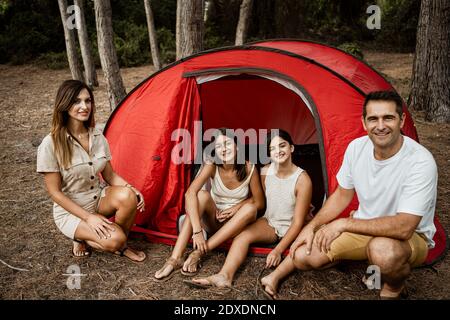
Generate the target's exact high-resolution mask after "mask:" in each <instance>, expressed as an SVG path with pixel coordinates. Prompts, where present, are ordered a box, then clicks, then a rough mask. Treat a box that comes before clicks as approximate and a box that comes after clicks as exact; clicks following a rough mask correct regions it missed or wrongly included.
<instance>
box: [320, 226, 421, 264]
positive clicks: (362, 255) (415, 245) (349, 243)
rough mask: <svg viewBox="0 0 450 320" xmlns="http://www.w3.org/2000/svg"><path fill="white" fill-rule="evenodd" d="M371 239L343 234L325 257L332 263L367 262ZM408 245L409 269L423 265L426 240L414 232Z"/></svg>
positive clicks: (360, 235) (355, 234)
mask: <svg viewBox="0 0 450 320" xmlns="http://www.w3.org/2000/svg"><path fill="white" fill-rule="evenodd" d="M372 238H374V237H372V236H365V235H362V234H357V233H350V232H343V233H342V234H341V235H340V236H339V237H338V238H336V239H335V240H334V241H333V242H332V243H331V248H330V251H328V253H327V256H328V258H329V259H330V260H331V261H332V262H334V261H338V260H367V259H368V257H367V252H366V248H367V245H368V244H369V242H370V240H372ZM408 243H409V246H410V247H411V256H410V257H409V260H408V262H409V264H410V265H411V267H417V266H419V265H421V264H422V263H424V262H425V259H426V258H427V254H428V244H427V241H426V238H425V236H423V235H421V234H419V233H417V232H414V234H413V236H412V237H411V239H409V240H408Z"/></svg>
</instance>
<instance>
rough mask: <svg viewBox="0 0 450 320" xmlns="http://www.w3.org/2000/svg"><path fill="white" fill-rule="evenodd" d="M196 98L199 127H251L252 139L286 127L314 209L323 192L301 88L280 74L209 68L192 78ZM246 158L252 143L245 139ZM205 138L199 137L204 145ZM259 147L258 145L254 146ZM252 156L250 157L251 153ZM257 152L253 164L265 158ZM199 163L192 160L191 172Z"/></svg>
mask: <svg viewBox="0 0 450 320" xmlns="http://www.w3.org/2000/svg"><path fill="white" fill-rule="evenodd" d="M196 80H197V83H198V90H199V94H200V101H201V108H200V109H201V112H200V113H201V120H202V128H203V132H205V131H206V130H207V129H210V128H220V127H227V128H230V129H242V130H243V131H244V132H246V133H249V135H251V132H252V131H253V132H256V134H257V136H258V142H257V143H258V145H261V144H262V143H264V140H263V139H261V137H262V136H263V135H261V137H260V136H259V132H260V131H259V130H261V129H266V130H268V129H273V128H281V129H284V130H286V131H287V132H289V133H290V134H291V136H292V139H293V140H294V143H295V151H294V155H293V160H294V163H295V164H296V165H298V166H300V167H302V168H303V169H305V170H306V171H307V172H308V174H309V175H310V177H311V179H312V183H313V188H314V189H313V199H312V203H313V205H314V207H315V208H316V210H315V211H316V212H317V210H318V209H320V207H321V206H322V202H323V199H324V196H325V186H324V179H323V178H324V177H323V169H322V161H321V155H320V148H319V139H318V131H317V129H316V125H315V120H314V116H313V113H312V108H311V106H310V105H309V104H308V101H307V100H306V99H305V98H304V96H303V95H302V94H301V92H300V91H299V90H298V89H297V90H296V88H294V87H293V86H292V85H291V84H290V83H289V82H287V81H286V80H285V79H280V78H276V77H274V76H273V75H270V76H267V75H255V74H248V73H242V74H232V75H230V74H229V73H228V74H210V75H207V76H198V77H197V78H196ZM240 142H241V143H242V144H245V146H246V153H245V154H246V158H247V159H249V157H248V156H249V154H250V153H249V151H250V149H251V148H253V150H254V147H255V146H252V145H251V143H250V141H249V139H245V141H240ZM208 143H209V141H203V147H205V146H206V145H207V144H208ZM258 147H259V146H258ZM250 160H253V161H252V162H255V161H254V160H255V158H254V157H253V158H251V159H250ZM262 160H264V159H260V158H259V157H258V158H257V161H256V162H257V166H258V168H260V167H261V166H263V165H265V164H267V161H262ZM198 168H199V166H198V165H197V166H194V172H193V173H194V174H193V175H192V177H195V173H196V171H197V170H198Z"/></svg>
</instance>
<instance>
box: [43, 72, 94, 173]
mask: <svg viewBox="0 0 450 320" xmlns="http://www.w3.org/2000/svg"><path fill="white" fill-rule="evenodd" d="M83 89H86V90H87V91H88V92H89V95H90V97H91V106H92V108H91V113H90V115H89V119H88V120H86V121H85V122H84V126H85V127H86V128H87V129H89V128H93V127H94V126H95V119H94V112H95V103H94V95H93V94H92V90H91V89H90V88H89V87H88V86H87V85H86V84H85V83H84V82H81V81H78V80H66V81H64V82H63V83H62V84H61V86H60V87H59V89H58V92H57V93H56V99H55V107H54V109H53V120H52V129H51V132H50V135H51V137H52V140H53V145H54V148H55V156H56V159H57V160H58V163H59V165H60V166H61V167H62V168H64V169H66V168H68V167H69V166H70V165H71V163H72V154H73V150H72V144H71V143H70V142H69V139H68V137H67V135H68V134H70V132H69V131H68V129H67V123H68V122H69V117H70V116H69V110H70V108H71V107H72V106H73V104H74V103H75V101H76V99H77V97H78V95H79V94H80V92H81V90H83Z"/></svg>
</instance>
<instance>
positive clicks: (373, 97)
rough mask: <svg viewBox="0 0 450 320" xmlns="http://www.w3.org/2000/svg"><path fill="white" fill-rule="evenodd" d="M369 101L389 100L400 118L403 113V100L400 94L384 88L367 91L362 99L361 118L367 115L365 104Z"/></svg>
mask: <svg viewBox="0 0 450 320" xmlns="http://www.w3.org/2000/svg"><path fill="white" fill-rule="evenodd" d="M370 101H389V102H394V103H395V111H396V112H397V113H398V115H399V116H400V119H401V118H402V115H403V100H402V98H401V97H400V95H399V94H398V93H397V92H395V91H392V90H384V91H372V92H369V93H368V94H367V96H366V99H365V100H364V104H363V118H364V119H365V118H366V115H367V104H368V103H369V102H370Z"/></svg>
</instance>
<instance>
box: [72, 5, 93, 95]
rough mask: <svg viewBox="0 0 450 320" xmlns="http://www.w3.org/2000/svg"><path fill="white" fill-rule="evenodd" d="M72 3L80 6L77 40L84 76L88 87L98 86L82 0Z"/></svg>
mask: <svg viewBox="0 0 450 320" xmlns="http://www.w3.org/2000/svg"><path fill="white" fill-rule="evenodd" d="M74 4H75V5H76V6H78V7H79V8H80V16H79V24H78V23H77V24H78V25H79V27H78V28H79V29H78V41H79V42H80V48H81V56H82V57H83V65H84V72H85V74H84V76H85V80H86V83H87V85H88V86H89V87H91V88H93V87H94V86H95V87H98V80H97V72H96V71H95V63H94V58H93V56H92V49H91V42H90V40H89V35H88V33H87V28H86V19H85V17H84V5H83V0H75V1H74Z"/></svg>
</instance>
